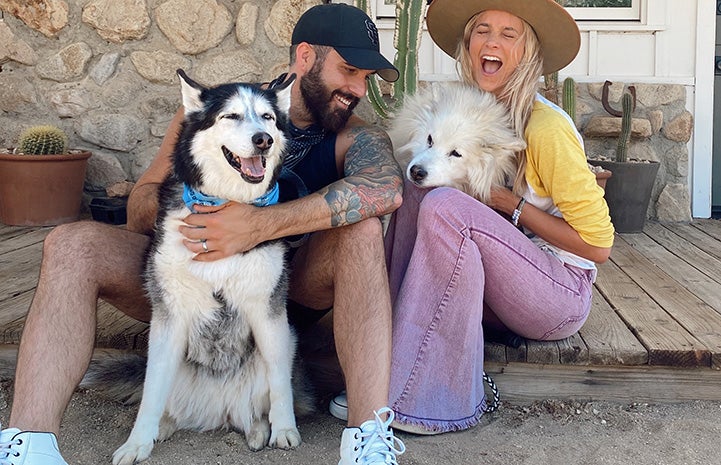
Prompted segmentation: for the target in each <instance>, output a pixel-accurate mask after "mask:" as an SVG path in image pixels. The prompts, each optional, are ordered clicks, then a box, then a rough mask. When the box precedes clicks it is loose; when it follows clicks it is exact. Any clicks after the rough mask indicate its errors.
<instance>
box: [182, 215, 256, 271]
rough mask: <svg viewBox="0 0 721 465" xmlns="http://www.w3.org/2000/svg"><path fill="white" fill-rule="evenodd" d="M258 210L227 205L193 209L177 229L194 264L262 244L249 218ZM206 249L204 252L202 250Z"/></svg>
mask: <svg viewBox="0 0 721 465" xmlns="http://www.w3.org/2000/svg"><path fill="white" fill-rule="evenodd" d="M257 208H258V207H254V206H252V205H246V204H240V203H236V202H228V203H225V204H223V205H220V206H203V205H195V211H196V212H197V213H192V214H190V215H188V216H186V217H185V219H184V220H183V221H184V222H185V224H186V225H187V226H185V225H184V226H181V227H180V233H181V234H182V235H183V236H185V239H184V240H183V244H184V245H185V247H187V248H188V250H190V251H191V252H193V253H195V254H196V255H195V257H194V260H197V261H201V262H210V261H214V260H219V259H221V258H226V257H229V256H231V255H234V254H237V253H242V252H246V251H248V250H250V249H252V248H253V247H255V246H256V245H258V244H259V243H261V242H263V241H264V240H266V238H264V237H263V236H262V234H261V233H262V229H261V228H259V227H257V222H256V221H252V220H251V218H252V217H253V214H254V213H255V210H256V209H257ZM203 243H205V246H203ZM206 248H207V250H206Z"/></svg>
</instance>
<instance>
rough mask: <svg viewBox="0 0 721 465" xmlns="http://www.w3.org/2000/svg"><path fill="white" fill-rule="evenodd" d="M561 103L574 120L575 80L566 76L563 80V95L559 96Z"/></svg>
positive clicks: (574, 120)
mask: <svg viewBox="0 0 721 465" xmlns="http://www.w3.org/2000/svg"><path fill="white" fill-rule="evenodd" d="M561 104H562V107H563V111H565V112H566V113H567V114H568V116H570V117H571V120H572V121H573V122H574V123H575V122H576V81H574V80H573V78H570V77H567V78H566V79H564V81H563V95H562V96H561Z"/></svg>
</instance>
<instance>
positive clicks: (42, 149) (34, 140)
mask: <svg viewBox="0 0 721 465" xmlns="http://www.w3.org/2000/svg"><path fill="white" fill-rule="evenodd" d="M16 151H17V153H21V154H25V155H57V154H64V153H67V151H68V136H67V135H66V134H65V132H64V131H63V130H62V129H60V128H58V127H56V126H49V125H43V126H33V127H31V128H28V129H26V130H25V131H23V133H22V134H20V138H19V139H18V146H17V148H16Z"/></svg>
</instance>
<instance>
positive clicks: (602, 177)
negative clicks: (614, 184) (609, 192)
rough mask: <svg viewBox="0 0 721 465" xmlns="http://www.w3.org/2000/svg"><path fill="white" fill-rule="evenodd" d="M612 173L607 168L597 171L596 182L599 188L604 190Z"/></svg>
mask: <svg viewBox="0 0 721 465" xmlns="http://www.w3.org/2000/svg"><path fill="white" fill-rule="evenodd" d="M612 175H613V173H611V172H610V171H609V170H603V171H599V172H598V173H596V183H597V184H598V185H599V186H600V187H601V189H603V190H606V182H607V181H608V178H610V177H611V176H612Z"/></svg>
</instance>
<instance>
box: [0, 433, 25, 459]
mask: <svg viewBox="0 0 721 465" xmlns="http://www.w3.org/2000/svg"><path fill="white" fill-rule="evenodd" d="M22 443H23V440H22V439H11V440H10V441H7V442H0V465H13V463H12V462H11V461H10V459H11V458H13V457H15V458H17V457H20V452H18V451H16V450H13V446H19V445H21V444H22Z"/></svg>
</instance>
